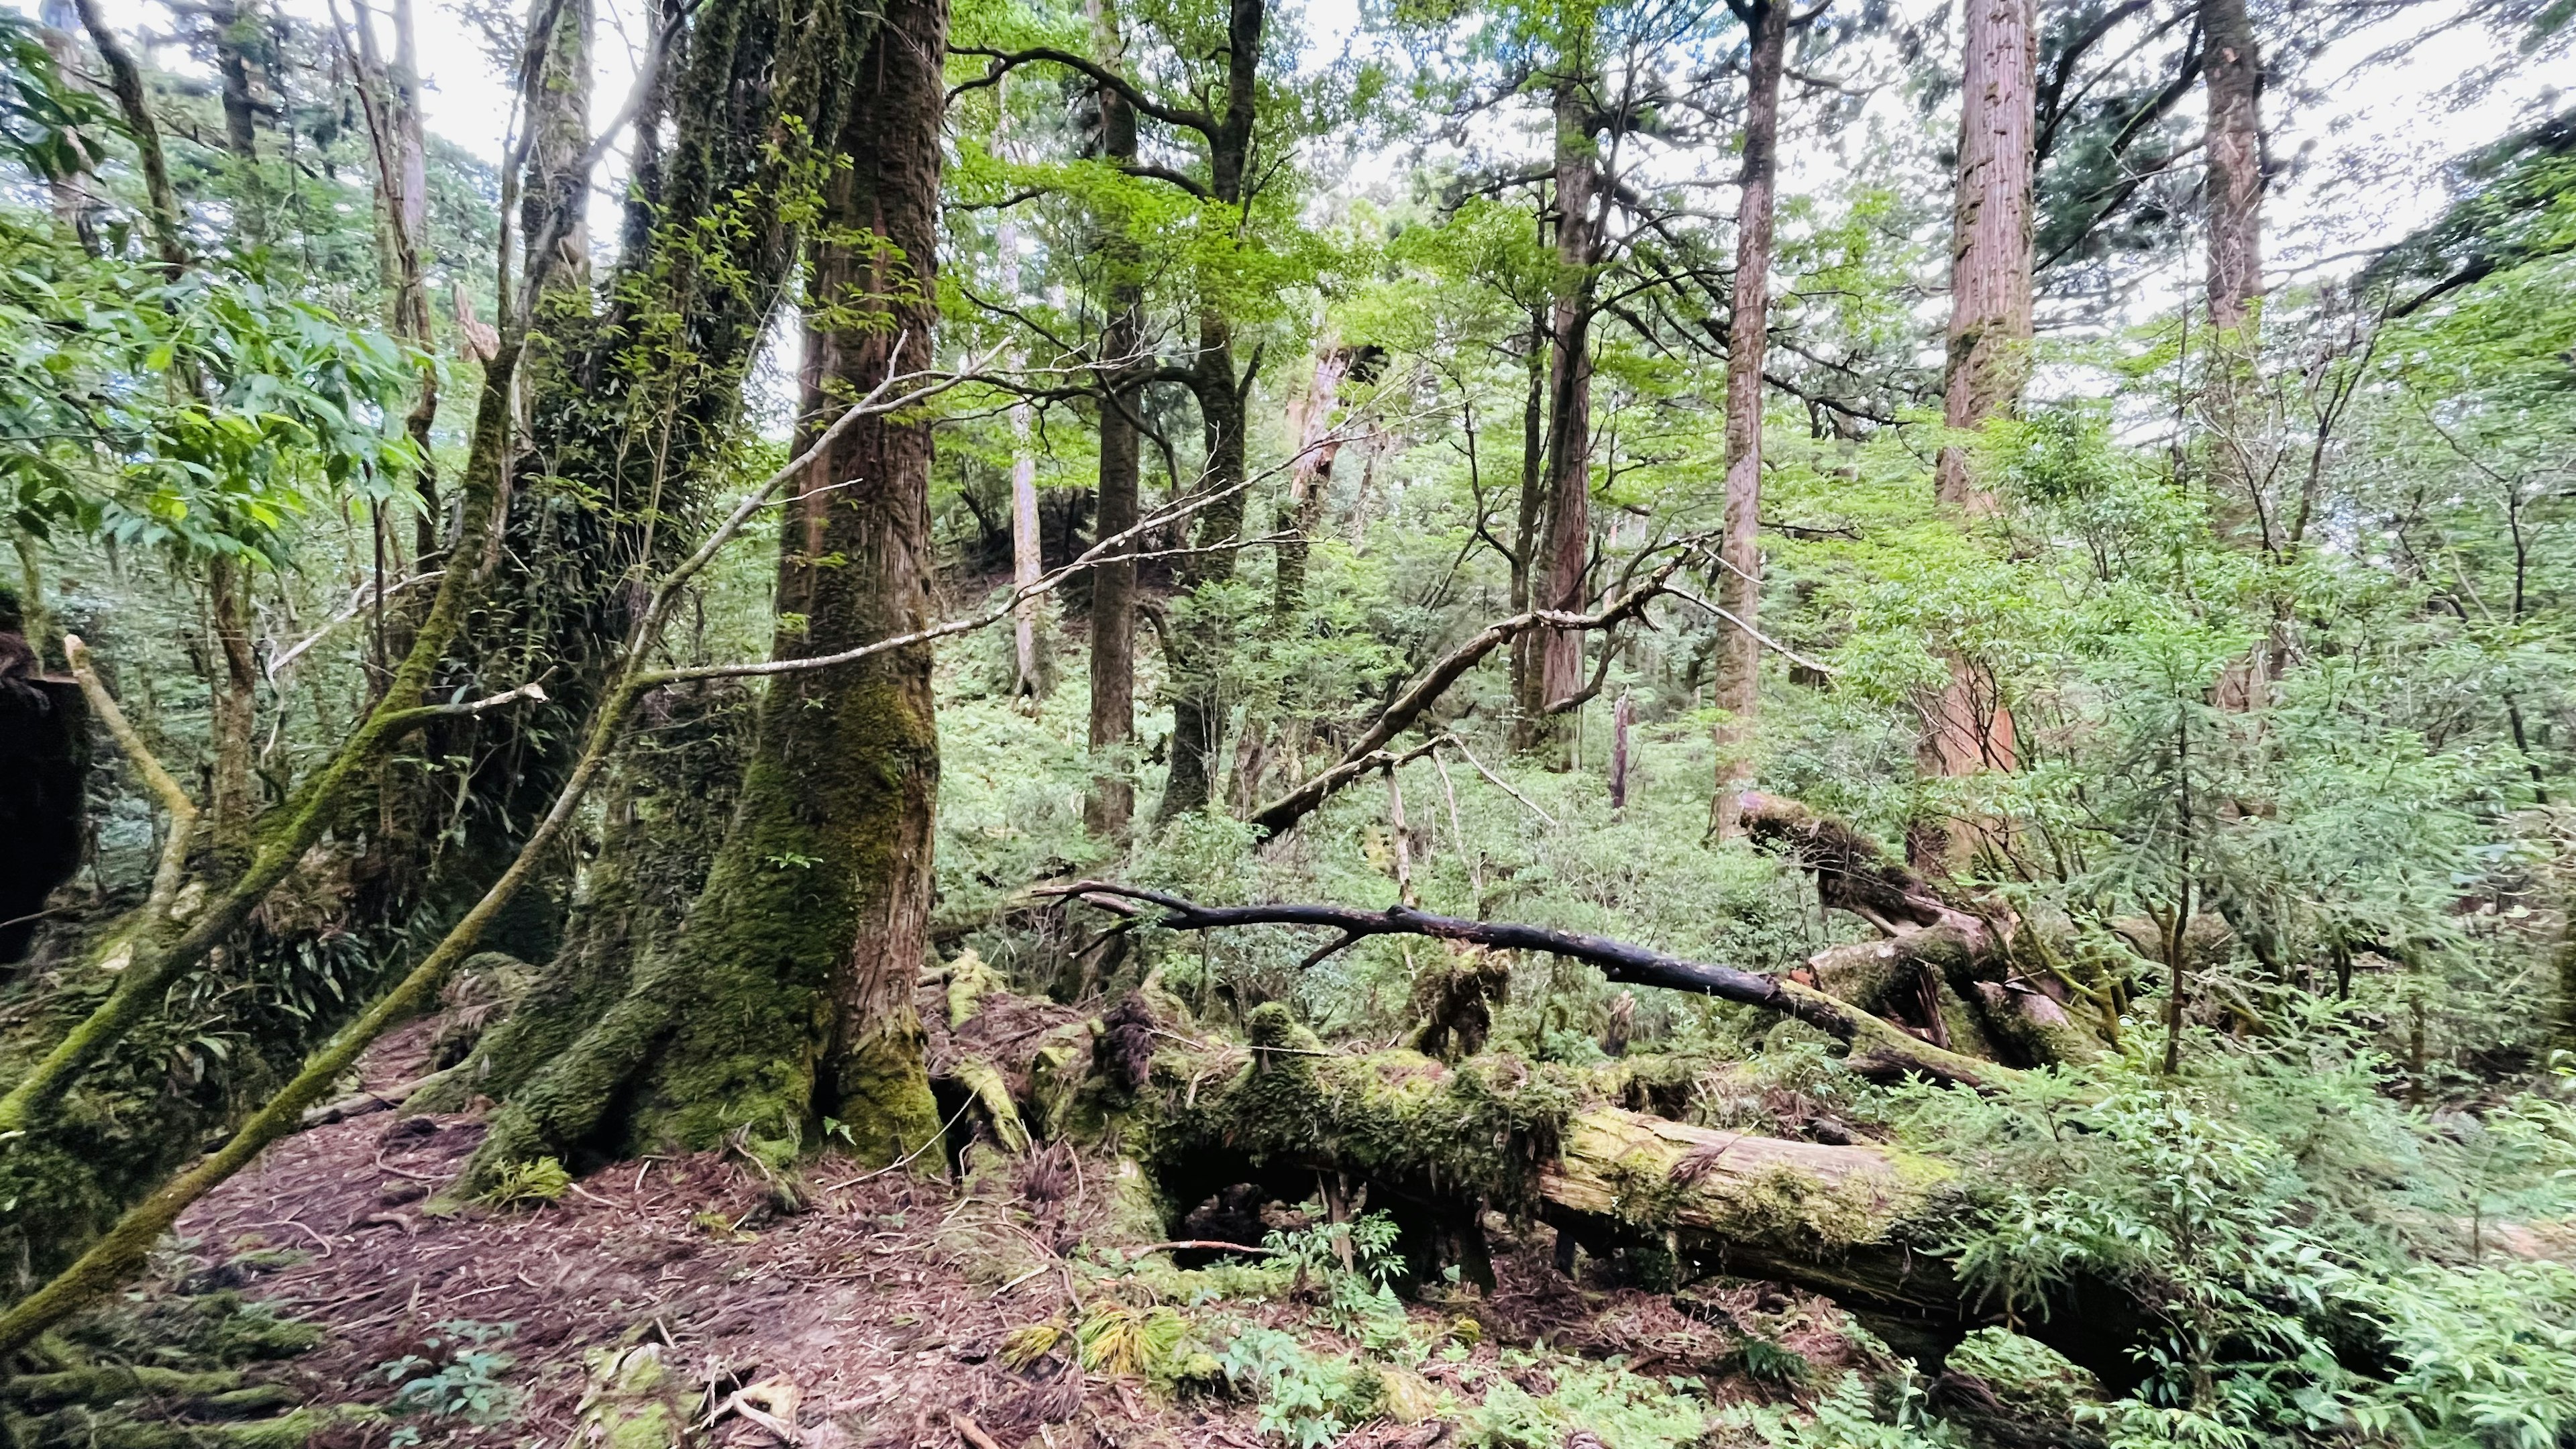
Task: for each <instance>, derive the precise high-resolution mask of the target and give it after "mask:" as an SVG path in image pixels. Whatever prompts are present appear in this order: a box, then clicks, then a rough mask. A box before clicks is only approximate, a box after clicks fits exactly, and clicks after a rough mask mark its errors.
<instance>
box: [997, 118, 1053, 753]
mask: <svg viewBox="0 0 2576 1449" xmlns="http://www.w3.org/2000/svg"><path fill="white" fill-rule="evenodd" d="M994 96H995V102H996V105H997V106H999V107H1000V109H1001V114H1002V122H1001V126H1000V127H999V128H998V129H997V130H996V132H995V134H994V137H993V142H994V146H995V149H996V150H997V151H998V152H999V153H1000V154H1001V155H1002V156H1003V157H1004V158H1005V159H1011V158H1012V156H1013V151H1012V148H1011V141H1010V111H1009V109H1008V107H1007V106H1003V105H1001V92H999V91H998V90H997V91H996V92H995V93H994ZM994 243H995V245H994V249H995V250H996V251H997V252H999V253H1000V254H1001V263H1002V293H1003V295H1004V296H1005V297H1007V298H1009V299H1010V301H1011V302H1012V304H1013V305H1017V304H1018V302H1019V294H1020V259H1019V252H1020V229H1019V226H1018V224H1017V223H1015V222H1014V221H1012V220H1011V214H1010V213H1009V212H1007V211H1006V212H1004V213H1003V214H1002V223H1001V225H1000V226H999V227H997V228H996V229H995V233H994ZM1012 365H1014V366H1016V365H1017V360H1016V358H1015V359H1014V360H1013V364H1012ZM1031 422H1032V419H1031V412H1030V408H1029V404H1028V400H1027V399H1025V398H1023V399H1021V400H1019V401H1017V402H1014V403H1013V404H1011V586H1012V588H1014V589H1018V590H1028V589H1031V588H1033V586H1035V585H1036V583H1037V581H1038V575H1040V574H1041V573H1044V572H1045V554H1046V545H1045V541H1044V539H1043V538H1041V537H1040V535H1039V531H1038V530H1039V523H1038V459H1037V454H1036V453H1034V452H1032V451H1030V447H1031V444H1030V439H1029V434H1030V431H1031ZM1046 608H1047V603H1046V600H1044V599H1042V598H1040V597H1038V596H1037V595H1036V594H1035V593H1029V594H1028V595H1027V596H1026V597H1024V598H1022V599H1021V600H1020V601H1019V603H1018V604H1017V605H1015V606H1014V607H1013V608H1012V610H1011V670H1012V676H1013V677H1012V681H1011V692H1012V693H1013V695H1014V696H1016V697H1018V698H1020V699H1025V700H1030V701H1032V702H1034V701H1037V700H1041V699H1044V698H1046V694H1047V686H1048V684H1049V682H1050V677H1051V676H1052V674H1053V672H1054V668H1055V666H1054V663H1053V661H1052V660H1050V659H1049V658H1048V657H1047V656H1048V653H1049V650H1050V648H1051V643H1050V641H1049V640H1048V639H1047V637H1046Z"/></svg>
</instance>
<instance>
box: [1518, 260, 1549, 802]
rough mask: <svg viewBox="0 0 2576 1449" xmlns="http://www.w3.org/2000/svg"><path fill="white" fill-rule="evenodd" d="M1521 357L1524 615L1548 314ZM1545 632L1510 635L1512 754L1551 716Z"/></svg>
mask: <svg viewBox="0 0 2576 1449" xmlns="http://www.w3.org/2000/svg"><path fill="white" fill-rule="evenodd" d="M1523 361H1524V362H1525V363H1526V364H1527V366H1528V369H1529V391H1528V393H1527V395H1526V397H1525V398H1524V399H1523V401H1522V404H1521V489H1520V512H1519V517H1518V518H1517V519H1516V520H1515V526H1514V527H1513V530H1512V557H1511V602H1512V612H1513V613H1515V614H1519V613H1525V612H1527V611H1528V610H1529V609H1530V608H1531V607H1532V605H1531V602H1530V573H1531V570H1532V569H1533V568H1534V567H1535V565H1536V562H1537V559H1538V540H1539V534H1540V531H1541V530H1542V529H1543V528H1544V527H1545V525H1546V521H1547V481H1546V472H1545V469H1546V465H1547V362H1548V326H1547V314H1546V313H1545V312H1541V311H1533V312H1531V313H1530V326H1529V350H1528V352H1527V353H1526V354H1525V356H1524V358H1523ZM1545 644H1546V639H1545V636H1543V635H1539V634H1518V635H1515V636H1513V638H1512V657H1511V666H1512V733H1511V741H1510V744H1511V750H1512V753H1513V754H1516V755H1517V754H1523V753H1526V752H1527V751H1530V750H1533V749H1536V748H1537V747H1538V736H1539V729H1540V727H1541V726H1542V725H1543V724H1544V723H1545V722H1546V719H1547V700H1546V699H1544V698H1543V697H1541V693H1540V691H1541V687H1542V686H1543V685H1544V684H1545V682H1546V679H1545V666H1544V664H1543V663H1542V662H1541V660H1540V654H1541V651H1542V650H1543V649H1544V647H1545Z"/></svg>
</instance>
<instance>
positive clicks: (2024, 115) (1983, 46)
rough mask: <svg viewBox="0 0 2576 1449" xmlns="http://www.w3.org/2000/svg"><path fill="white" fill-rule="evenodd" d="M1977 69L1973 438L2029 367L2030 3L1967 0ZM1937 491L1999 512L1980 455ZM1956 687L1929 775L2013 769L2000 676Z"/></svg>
mask: <svg viewBox="0 0 2576 1449" xmlns="http://www.w3.org/2000/svg"><path fill="white" fill-rule="evenodd" d="M1967 17H1968V37H1967V69H1966V73H1965V75H1964V76H1963V77H1962V81H1961V87H1960V90H1961V102H1960V111H1959V179H1958V195H1957V200H1956V205H1955V211H1954V214H1953V218H1952V225H1953V231H1952V240H1951V264H1950V331H1949V337H1950V344H1949V359H1948V364H1947V371H1946V375H1945V377H1944V379H1943V422H1944V423H1945V425H1946V426H1948V427H1949V428H1950V429H1952V430H1953V431H1957V432H1974V431H1978V430H1980V429H1982V428H1983V427H1984V426H1985V424H1986V420H1987V419H1989V418H1993V417H2008V416H2010V415H2011V414H2012V413H2013V412H2014V411H2015V410H2016V409H2017V408H2018V407H2019V406H2020V403H2021V390H2022V385H2023V383H2024V382H2025V381H2026V380H2027V379H2028V377H2029V372H2030V343H2031V226H2032V205H2033V202H2032V189H2031V184H2032V173H2033V167H2034V160H2033V157H2034V147H2035V145H2036V135H2037V129H2036V128H2037V120H2036V115H2035V106H2036V100H2037V94H2038V79H2037V69H2038V36H2037V33H2036V29H2035V26H2034V24H2033V20H2032V14H2031V0H1968V7H1967ZM1933 495H1934V497H1935V498H1937V499H1938V500H1939V501H1940V502H1941V503H1943V504H1944V505H1946V506H1948V507H1951V508H1955V509H1958V510H1959V511H1960V512H1962V513H1964V514H1966V515H1967V516H1969V517H1970V518H1984V517H1989V516H1991V515H1993V513H1994V512H1995V509H1996V504H1995V495H1994V491H1993V489H1992V488H1991V487H1990V486H1989V485H1988V484H1987V483H1986V482H1985V481H1984V480H1982V479H1980V478H1979V477H1978V476H1977V467H1976V460H1975V458H1974V457H1973V455H1972V453H1971V451H1970V449H1969V448H1968V447H1967V446H1965V445H1963V444H1959V443H1952V444H1949V445H1947V446H1945V447H1943V448H1942V449H1941V452H1940V457H1939V460H1938V462H1937V463H1936V464H1935V471H1934V477H1933ZM1948 664H1949V675H1950V678H1949V682H1948V683H1947V684H1946V685H1944V686H1943V688H1942V690H1941V692H1940V694H1939V695H1938V696H1937V697H1935V698H1933V699H1931V700H1928V701H1926V702H1924V704H1923V705H1922V706H1921V708H1922V713H1923V716H1924V726H1923V733H1922V735H1921V737H1920V738H1919V740H1918V741H1917V743H1916V745H1915V764H1916V768H1917V770H1918V771H1919V772H1920V773H1922V774H1923V775H1926V776H1931V777H1955V776H1961V775H1970V774H1974V773H1976V772H1978V771H1979V770H1985V769H1994V770H2010V769H2012V768H2013V766H2014V764H2015V763H2016V753H2017V751H2016V747H2015V743H2014V737H2013V723H2012V714H2011V712H2010V711H2009V710H2008V709H2007V708H2006V707H2005V705H2004V702H2003V700H2002V698H2001V695H2000V690H1999V689H1997V688H1996V687H1995V679H1994V675H1993V673H1992V671H1991V670H1988V669H1985V668H1983V667H1981V665H1980V663H1979V662H1978V661H1976V660H1972V659H1968V658H1966V657H1964V656H1961V655H1958V654H1955V653H1954V654H1951V655H1950V656H1949V659H1948ZM1972 838H1973V831H1972V830H1971V829H1970V828H1969V827H1968V826H1967V825H1966V824H1965V823H1964V822H1961V821H1956V820H1942V819H1936V818H1933V817H1930V816H1926V817H1924V818H1923V819H1921V820H1920V821H1918V823H1917V825H1916V828H1915V829H1914V831H1913V832H1912V834H1911V835H1910V837H1909V840H1908V851H1909V853H1910V854H1911V855H1912V856H1913V857H1914V858H1915V859H1916V860H1917V861H1918V862H1920V863H1922V864H1924V865H1926V866H1928V867H1935V868H1940V869H1949V868H1952V867H1955V866H1956V865H1958V864H1960V863H1962V862H1963V860H1964V858H1965V856H1966V854H1967V851H1968V848H1969V846H1970V844H1971V841H1972Z"/></svg>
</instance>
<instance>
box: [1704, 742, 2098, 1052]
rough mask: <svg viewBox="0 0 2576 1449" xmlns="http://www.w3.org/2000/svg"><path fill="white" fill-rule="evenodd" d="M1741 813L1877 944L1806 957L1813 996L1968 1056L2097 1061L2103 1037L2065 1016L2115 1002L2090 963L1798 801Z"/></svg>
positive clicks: (1748, 800)
mask: <svg viewBox="0 0 2576 1449" xmlns="http://www.w3.org/2000/svg"><path fill="white" fill-rule="evenodd" d="M1739 809H1740V811H1741V818H1742V820H1743V822H1744V829H1745V834H1746V835H1747V836H1748V837H1749V838H1750V839H1751V840H1752V841H1753V843H1754V844H1755V845H1756V846H1759V847H1761V848H1763V849H1765V850H1769V851H1773V852H1775V853H1777V854H1780V855H1783V856H1786V857H1788V858H1789V859H1790V860H1793V861H1795V862H1796V863H1797V864H1798V865H1800V866H1801V867H1803V868H1805V869H1806V870H1807V871H1809V872H1811V873H1812V874H1813V875H1814V876H1815V880H1816V896H1817V899H1819V900H1820V901H1822V902H1823V903H1824V904H1825V905H1826V906H1827V907H1828V908H1831V909H1835V910H1842V911H1848V912H1850V913H1851V914H1853V915H1855V916H1858V917H1860V918H1861V919H1862V920H1864V921H1867V922H1868V923H1869V924H1870V925H1871V926H1873V927H1875V928H1876V929H1877V930H1878V931H1879V933H1880V934H1881V935H1882V936H1884V937H1885V938H1886V939H1884V940H1882V941H1879V942H1874V943H1865V944H1861V945H1853V946H1837V947H1829V948H1827V949H1826V950H1824V951H1821V952H1818V953H1817V954H1816V955H1815V956H1813V957H1811V958H1809V960H1808V963H1807V972H1806V974H1808V975H1811V976H1812V977H1813V978H1814V979H1815V982H1816V984H1817V985H1818V986H1820V987H1822V988H1824V989H1825V990H1826V991H1828V992H1831V993H1832V994H1834V995H1835V996H1838V997H1841V998H1843V999H1844V1000H1846V1001H1849V1002H1851V1003H1852V1004H1853V1005H1855V1006H1857V1007H1859V1008H1861V1009H1862V1010H1864V1011H1869V1012H1873V1013H1876V1014H1878V1015H1881V1016H1885V1017H1889V1018H1892V1019H1894V1020H1896V1021H1898V1022H1900V1023H1902V1024H1903V1025H1904V1026H1905V1028H1906V1029H1907V1030H1908V1031H1910V1032H1913V1033H1914V1034H1916V1035H1919V1036H1922V1037H1923V1038H1925V1039H1926V1040H1929V1041H1931V1042H1933V1043H1934V1044H1936V1045H1939V1046H1942V1047H1946V1048H1951V1049H1954V1050H1958V1051H1961V1052H1965V1053H1967V1054H1968V1055H1971V1056H1978V1057H1995V1058H2001V1059H2005V1060H2009V1061H2015V1062H2021V1063H2026V1064H2029V1065H2034V1066H2036V1065H2043V1064H2049V1063H2068V1062H2078V1061H2084V1060H2086V1059H2089V1058H2091V1057H2093V1056H2096V1055H2098V1054H2099V1053H2100V1052H2101V1051H2102V1048H2103V1041H2102V1039H2101V1037H2100V1036H2098V1035H2097V1034H2096V1033H2095V1031H2094V1030H2093V1029H2092V1028H2091V1027H2089V1026H2087V1025H2084V1024H2080V1023H2079V1022H2078V1020H2077V1018H2076V1016H2075V1015H2074V1014H2073V1013H2072V1012H2071V1011H2070V1009H2069V1008H2070V1007H2071V1006H2075V1005H2076V1004H2077V998H2078V997H2079V996H2093V997H2101V998H2105V999H2110V998H2111V997H2112V995H2113V993H2112V991H2111V983H2109V982H2108V981H2107V980H2105V979H2104V973H2103V972H2102V971H2101V970H2100V969H2099V967H2098V965H2091V964H2086V963H2084V962H2083V961H2082V958H2080V957H2078V956H2076V955H2074V954H2073V953H2069V952H2066V951H2063V950H2060V949H2058V948H2057V947H2056V946H2054V945H2053V944H2051V943H2050V942H2048V941H2046V940H2044V939H2042V935H2041V933H2040V932H2038V931H2037V930H2036V929H2035V927H2034V926H2033V924H2032V923H2030V922H2027V921H2023V920H2021V919H2019V918H2018V917H2017V916H2016V915H2015V914H2014V913H2013V912H2012V911H2011V910H2010V909H2008V908H2006V907H2003V906H2002V905H2000V904H1997V903H1991V902H1982V901H1971V900H1966V899H1963V898H1961V897H1958V896H1956V895H1955V894H1954V893H1952V892H1951V891H1949V890H1947V889H1945V888H1944V887H1942V886H1941V885H1939V884H1936V883H1935V882H1933V881H1931V880H1929V879H1927V878H1925V877H1924V876H1922V875H1921V874H1919V873H1917V872H1915V871H1914V870H1912V869H1910V868H1908V867H1907V866H1906V865H1904V864H1903V863H1902V862H1900V861H1898V860H1896V859H1895V858H1894V857H1893V856H1890V855H1889V854H1888V853H1887V852H1886V851H1884V850H1881V849H1880V848H1879V846H1878V844H1877V842H1875V841H1873V840H1871V839H1870V838H1869V837H1868V836H1866V835H1863V834H1862V833H1860V832H1859V831H1858V830H1855V829H1853V828H1852V827H1851V826H1850V825H1847V824H1845V823H1844V822H1842V821H1840V820H1836V819H1834V818H1833V817H1831V816H1829V815H1822V814H1819V813H1817V812H1816V811H1814V810H1811V809H1809V808H1808V807H1807V806H1805V805H1803V804H1801V803H1799V802H1798V801H1795V800H1790V799H1785V798H1783V797H1781V796H1777V795H1765V794H1761V793H1760V792H1758V791H1748V792H1746V793H1745V794H1744V795H1743V796H1742V797H1740V800H1739ZM2111 1004H2112V1007H2113V1009H2112V1010H2111V1011H2108V1012H2104V1011H2101V1010H2100V1009H2099V1002H2098V1001H2097V1002H2096V1003H2095V1004H2094V1005H2093V1007H2092V1008H2091V1009H2089V1010H2087V1012H2086V1014H2087V1015H2089V1016H2093V1017H2095V1018H2097V1019H2100V1020H2104V1021H2108V1020H2111V1019H2114V1018H2116V1016H2117V1005H2118V1003H2117V1001H2116V999H2112V1001H2111Z"/></svg>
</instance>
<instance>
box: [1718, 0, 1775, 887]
mask: <svg viewBox="0 0 2576 1449" xmlns="http://www.w3.org/2000/svg"><path fill="white" fill-rule="evenodd" d="M1743 14H1744V17H1745V25H1746V28H1747V29H1748V30H1750V31H1751V32H1752V54H1751V57H1750V60H1749V63H1748V66H1747V78H1746V82H1745V86H1746V95H1745V102H1744V106H1745V110H1744V179H1743V197H1742V200H1741V201H1740V202H1739V203H1738V204H1737V206H1736V211H1735V296H1734V305H1733V310H1732V315H1731V316H1730V317H1729V318H1728V322H1727V341H1726V518H1725V533H1724V535H1723V537H1722V538H1721V539H1720V541H1719V546H1718V558H1719V559H1720V560H1721V567H1720V569H1719V574H1718V580H1717V601H1718V606H1719V607H1721V608H1723V609H1725V610H1726V611H1727V612H1728V613H1731V614H1733V615H1734V616H1735V617H1736V618H1737V619H1739V620H1741V621H1743V622H1742V624H1741V626H1739V627H1736V628H1730V629H1724V630H1721V631H1720V632H1719V634H1718V640H1717V679H1716V685H1717V691H1716V698H1715V699H1714V700H1713V701H1712V703H1714V704H1715V705H1716V706H1717V707H1718V708H1719V709H1721V710H1724V711H1725V712H1726V714H1725V718H1724V719H1723V720H1722V721H1721V722H1720V723H1719V724H1718V725H1717V726H1716V739H1715V744H1716V746H1717V793H1716V795H1715V796H1714V797H1713V798H1712V800H1711V802H1710V817H1709V824H1710V826H1711V829H1712V833H1713V834H1715V835H1716V837H1717V838H1718V839H1720V840H1725V839H1728V838H1730V837H1732V836H1733V835H1734V834H1735V833H1736V808H1735V801H1736V797H1737V796H1738V795H1740V794H1742V793H1743V792H1744V791H1745V790H1747V789H1749V788H1751V786H1752V784H1753V756H1752V745H1753V733H1754V728H1755V725H1756V722H1757V719H1758V711H1759V710H1760V708H1761V703H1762V696H1761V680H1762V642H1761V640H1760V639H1758V638H1757V637H1755V634H1754V630H1755V629H1756V628H1758V627H1759V625H1760V621H1761V609H1762V355H1763V351H1764V348H1765V345H1766V344H1767V343H1768V342H1769V340H1770V307H1771V218H1772V188H1773V185H1774V181H1775V177H1776V174H1777V172H1778V170H1779V152H1780V72H1781V69H1782V67H1783V65H1784V64H1785V63H1786V59H1787V54H1788V46H1789V7H1788V0H1752V4H1751V7H1750V8H1749V9H1747V10H1745V11H1744V12H1743Z"/></svg>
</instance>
